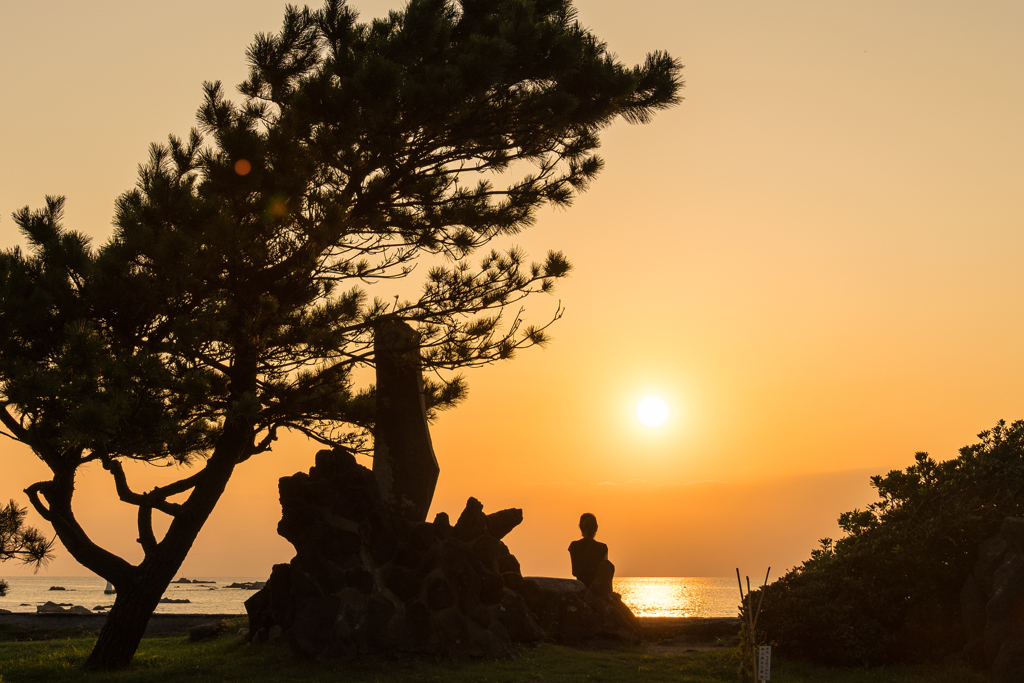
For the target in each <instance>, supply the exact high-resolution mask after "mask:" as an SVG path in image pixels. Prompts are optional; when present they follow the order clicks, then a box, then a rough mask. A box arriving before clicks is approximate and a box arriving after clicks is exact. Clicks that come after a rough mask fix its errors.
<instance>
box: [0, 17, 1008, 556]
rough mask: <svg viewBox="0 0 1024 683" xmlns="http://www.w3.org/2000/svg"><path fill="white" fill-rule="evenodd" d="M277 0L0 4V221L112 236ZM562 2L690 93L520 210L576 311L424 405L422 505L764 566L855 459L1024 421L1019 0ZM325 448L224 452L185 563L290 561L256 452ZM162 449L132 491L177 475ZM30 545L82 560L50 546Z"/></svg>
mask: <svg viewBox="0 0 1024 683" xmlns="http://www.w3.org/2000/svg"><path fill="white" fill-rule="evenodd" d="M285 4H286V3H285V2H279V1H277V0H248V1H245V2H243V1H240V0H220V1H218V2H216V3H210V2H198V1H197V0H178V1H176V2H173V3H139V2H131V1H128V0H107V1H106V2H103V3H78V2H72V1H70V0H53V1H52V2H48V3H44V4H39V3H14V2H5V3H2V4H0V88H2V93H3V97H2V100H3V105H2V107H0V248H8V247H11V246H14V245H16V244H19V243H20V237H19V235H18V234H17V231H16V230H15V228H14V224H13V221H12V220H11V219H10V214H11V213H12V212H13V211H15V210H17V209H19V208H21V207H23V206H25V205H30V206H32V207H40V206H42V205H43V203H44V197H45V196H46V195H47V194H63V195H65V196H66V197H67V202H68V208H67V220H66V225H67V226H68V227H69V228H72V229H75V230H80V231H84V232H86V233H88V234H89V235H91V236H93V237H94V239H95V242H96V244H100V243H102V242H103V241H104V240H105V239H106V238H107V237H108V236H109V235H110V233H111V225H110V221H111V217H112V214H113V202H114V200H115V199H116V197H117V196H118V195H119V194H120V193H122V192H123V191H125V190H127V189H129V188H130V187H132V186H133V184H134V182H135V174H136V168H137V165H138V164H139V163H141V162H142V161H144V160H145V158H146V154H147V148H148V145H149V144H150V143H151V142H154V141H163V140H165V139H166V136H167V135H168V134H170V133H174V134H178V135H182V134H185V133H186V132H187V131H188V130H189V128H190V127H191V126H192V125H193V123H194V114H195V110H196V108H197V107H198V105H199V102H200V98H201V89H200V85H201V83H202V82H203V81H205V80H222V81H223V82H224V83H225V84H228V85H233V84H237V83H239V82H241V81H242V80H243V78H244V76H245V60H244V51H245V48H246V46H247V45H248V44H249V42H250V41H251V39H252V36H253V35H254V34H256V33H257V32H270V31H274V30H276V29H277V28H278V27H279V26H280V20H281V17H282V15H283V10H284V6H285ZM351 4H352V6H354V7H356V8H358V9H359V10H360V12H361V15H362V17H363V18H364V19H370V18H372V17H375V16H380V15H382V14H384V13H385V12H387V11H388V10H389V9H392V8H395V5H394V4H393V3H391V2H386V1H385V0H372V1H370V0H354V1H353V2H352V3H351ZM576 7H577V8H578V12H579V20H580V22H581V23H582V24H583V25H585V26H587V27H589V28H590V29H591V30H592V31H593V32H594V33H596V34H597V35H598V36H600V37H601V38H602V39H603V40H605V41H606V42H607V43H608V45H609V48H610V49H611V50H612V51H613V52H615V53H616V54H617V55H618V56H619V57H620V58H621V59H622V60H623V61H625V62H627V63H631V64H632V63H637V62H640V61H642V59H643V57H644V55H645V53H647V52H649V51H653V50H658V49H661V50H667V51H668V52H670V53H671V54H672V55H673V56H675V57H677V58H678V59H679V60H680V61H681V62H682V63H683V64H685V69H684V76H685V79H686V88H685V89H684V91H683V96H684V97H685V100H684V101H683V102H682V104H680V105H679V106H677V107H675V108H674V109H672V110H670V111H667V112H662V113H660V114H659V115H657V116H656V117H655V119H654V121H653V122H652V123H650V124H649V125H644V126H633V125H629V124H627V123H625V122H623V121H620V122H617V123H615V124H614V125H613V126H612V127H611V128H609V129H608V130H607V131H606V132H605V135H604V137H603V146H602V156H603V157H604V159H605V162H606V168H605V170H604V171H603V172H602V174H601V175H600V176H599V177H598V179H597V181H596V182H595V183H594V184H593V185H592V187H591V189H590V191H589V192H588V193H586V194H584V195H583V196H581V197H580V198H579V199H578V200H577V201H576V203H575V205H574V206H572V207H571V208H570V209H568V210H557V211H556V210H548V211H545V212H544V213H543V214H542V215H541V216H540V220H539V221H538V224H537V225H536V226H535V227H533V228H531V229H530V230H528V231H527V232H525V233H523V234H521V235H520V236H517V237H516V238H515V240H513V242H514V243H515V244H517V245H520V246H522V247H523V248H524V249H525V250H526V251H527V252H528V253H529V254H531V255H534V256H536V257H537V258H540V257H542V256H543V254H544V253H545V252H546V251H547V250H548V249H558V250H562V251H564V252H565V253H566V254H567V255H568V256H569V258H570V259H571V261H572V262H573V265H574V270H573V273H572V276H571V277H570V278H568V279H567V280H565V281H563V282H561V283H560V284H559V286H558V288H557V289H556V292H555V294H554V295H553V296H551V297H547V298H537V299H534V300H531V301H530V303H529V311H530V313H531V315H533V316H534V317H535V318H536V319H538V320H539V319H543V318H544V317H545V316H549V315H550V314H551V313H552V312H553V311H554V310H555V309H556V307H557V305H558V303H559V302H561V305H563V306H564V307H565V310H566V313H565V316H564V318H563V319H562V320H560V321H558V323H557V324H556V325H555V326H554V327H553V329H552V332H553V337H554V341H553V343H552V344H551V345H550V346H549V347H548V348H546V349H543V350H541V349H531V350H528V351H525V352H523V353H521V354H520V355H519V356H518V357H517V358H516V359H515V360H514V361H512V362H509V363H502V364H498V365H493V366H489V367H486V368H482V369H479V370H474V371H470V372H469V373H467V378H468V380H469V385H470V395H469V398H468V400H466V401H465V402H464V403H463V404H462V405H461V406H460V407H458V408H457V409H455V410H454V411H450V412H447V413H443V414H442V415H441V417H440V419H438V420H437V422H436V423H435V424H434V427H433V431H432V436H433V443H434V448H435V451H436V453H437V458H438V461H439V463H440V467H441V477H440V480H439V483H438V489H437V492H436V495H435V498H434V504H433V507H432V512H431V515H433V512H435V511H441V510H443V511H447V512H448V513H449V515H451V516H452V518H453V519H454V518H455V517H456V516H457V515H458V513H459V512H460V511H461V510H462V507H463V506H464V504H465V501H466V499H467V498H468V497H469V496H475V497H476V498H478V499H480V500H481V501H482V502H483V504H484V509H485V511H487V512H493V511H496V510H499V509H502V508H506V507H520V508H523V510H524V522H523V524H522V525H521V526H520V527H519V528H517V529H516V530H514V531H513V532H512V533H511V534H510V535H509V536H508V537H506V539H505V541H506V543H507V544H508V545H509V547H510V549H511V550H512V552H513V553H514V554H516V556H517V557H518V558H519V560H520V562H521V563H522V566H523V572H524V574H527V575H547V576H568V575H569V558H568V553H567V552H566V547H567V546H568V544H569V542H570V541H572V540H574V539H575V538H577V537H578V535H579V533H578V531H577V529H576V524H577V521H578V518H579V515H580V513H582V512H585V511H589V512H593V513H595V514H596V515H597V518H598V521H599V524H600V530H599V532H598V539H599V540H602V541H604V542H605V543H607V544H608V545H609V546H610V559H611V561H612V562H613V563H614V564H615V565H616V567H617V574H618V575H620V576H728V575H730V574H732V573H733V572H734V569H735V568H737V567H738V568H740V570H741V571H742V572H744V573H746V574H749V575H751V576H760V575H761V574H762V573H763V572H764V571H765V570H766V568H767V567H769V566H771V567H772V575H773V576H778V575H779V574H781V573H782V572H784V571H785V570H787V569H789V568H790V567H793V566H795V565H798V564H800V563H801V562H802V561H803V560H805V559H807V557H808V556H809V554H810V551H811V550H812V549H813V548H814V547H816V546H817V543H818V539H820V538H822V537H833V538H835V537H837V536H838V535H839V534H840V531H839V529H838V527H837V525H836V518H837V517H838V516H839V514H840V513H841V512H844V511H847V510H851V509H853V508H855V507H860V508H863V507H864V506H865V505H866V504H867V503H869V502H871V501H872V499H873V491H872V489H871V487H870V485H869V481H868V479H869V477H870V475H872V474H879V473H884V472H887V471H889V470H891V469H899V468H903V467H906V466H908V465H910V464H911V463H912V462H913V455H914V453H915V452H916V451H928V452H930V453H931V454H932V455H933V456H935V457H936V458H938V459H940V460H943V459H947V458H950V457H955V455H956V453H957V449H958V448H960V447H961V446H964V445H967V444H970V443H973V442H975V441H976V440H977V439H976V435H977V434H978V433H979V432H981V431H982V430H984V429H987V428H989V427H991V426H992V425H994V424H995V423H996V422H997V421H998V420H1000V419H1006V420H1015V419H1018V418H1024V391H1022V387H1024V354H1021V353H1020V352H1019V344H1020V340H1021V339H1022V337H1024V297H1022V291H1024V290H1022V285H1024V268H1021V267H1020V259H1021V256H1022V254H1024V229H1022V228H1024V126H1022V125H1021V122H1022V121H1024V41H1021V40H1020V36H1021V35H1024V4H1021V3H1018V2H1011V1H1006V2H989V1H985V0H981V1H978V2H970V3H968V2H946V1H936V0H931V1H929V2H924V1H917V2H914V1H905V2H900V3H892V2H887V1H881V0H875V1H871V0H866V1H863V2H857V3H822V2H816V1H806V2H798V1H792V0H778V1H773V2H752V1H740V0H713V1H712V0H706V1H699V2H698V1H690V0H672V1H671V2H668V1H667V0H633V2H631V3H630V10H629V11H628V12H624V11H623V5H622V3H621V2H613V1H612V0H578V2H577V3H576ZM386 286H388V285H386ZM386 286H385V288H386ZM376 291H377V292H378V293H380V294H381V295H383V296H387V292H385V291H384V290H376ZM647 395H658V396H661V397H663V398H664V400H665V401H666V402H667V403H668V405H669V409H670V415H669V419H668V421H667V423H666V424H665V425H664V426H663V427H661V428H658V429H650V428H647V427H644V426H643V425H642V424H640V423H639V422H638V420H637V419H636V416H635V415H634V412H633V408H634V406H635V405H636V403H637V402H638V401H639V400H640V399H641V398H643V397H644V396H647ZM316 450H317V448H316V446H315V445H314V444H311V443H309V442H306V441H305V440H304V439H302V438H297V437H289V438H285V439H282V440H281V442H279V444H278V446H277V447H276V448H275V450H274V452H273V453H269V454H264V455H261V456H258V457H257V458H254V459H253V460H252V461H250V462H248V463H246V464H245V465H244V466H242V467H240V468H239V470H238V471H237V472H236V475H235V477H234V478H233V480H232V482H231V483H230V484H229V488H228V491H227V493H226V494H225V496H224V498H223V499H222V501H221V503H220V505H219V507H218V509H217V510H216V511H215V512H214V515H213V517H212V518H211V520H210V521H209V523H208V524H207V527H206V528H205V529H204V530H203V532H202V534H201V535H200V537H199V539H198V540H197V542H196V544H195V546H194V547H193V550H192V553H191V554H190V556H189V558H188V559H187V560H186V562H185V564H184V565H183V567H182V570H181V574H182V575H185V576H265V575H267V574H269V571H270V568H271V566H272V565H273V564H274V563H278V562H286V561H288V559H290V557H291V555H292V551H291V547H290V546H289V544H288V543H287V542H286V541H284V540H283V539H282V538H280V537H278V536H277V535H276V531H275V528H276V523H277V520H278V519H279V517H280V508H279V505H278V501H277V490H276V482H277V479H278V478H279V477H281V476H286V475H290V474H292V473H294V472H297V471H300V470H305V469H307V468H308V467H309V466H310V465H311V464H312V461H313V455H314V453H315V452H316ZM152 470H153V468H148V469H147V470H145V471H143V470H133V471H132V475H131V476H134V477H138V480H139V482H140V484H139V485H138V488H143V487H144V486H143V484H144V483H146V482H153V481H156V480H157V478H158V477H159V476H163V475H166V474H174V473H173V472H172V473H168V472H166V471H152ZM0 472H2V474H0V501H6V500H8V499H10V498H13V499H14V500H16V501H17V502H18V503H19V504H21V505H26V504H27V499H26V497H25V496H24V494H23V493H22V490H23V489H24V488H25V487H26V486H28V485H29V484H31V483H33V482H35V481H37V480H39V479H41V478H43V477H45V476H46V470H45V468H44V467H43V466H42V465H41V464H40V463H39V462H38V461H37V460H35V458H34V456H33V455H32V454H31V452H29V451H28V449H26V448H24V447H23V446H21V445H19V444H16V443H14V442H11V441H4V442H2V443H0ZM108 478H109V475H106V474H105V473H104V472H103V471H102V470H100V469H99V468H92V469H87V470H86V471H85V472H83V473H82V475H81V477H80V479H79V486H78V491H79V494H78V495H79V515H80V519H82V521H83V524H85V525H86V526H87V528H89V529H90V530H92V531H93V532H94V533H93V536H94V538H95V539H96V540H98V541H99V542H101V543H102V544H104V545H106V546H107V547H108V548H110V549H112V550H114V551H116V552H118V553H121V554H124V555H125V556H126V557H128V558H129V559H132V560H134V561H137V560H139V559H140V558H141V553H140V551H139V550H138V549H137V544H136V543H135V540H134V539H135V532H134V522H133V517H132V515H131V514H130V511H129V509H128V508H127V507H126V506H123V505H121V504H119V503H117V502H116V500H115V498H114V492H113V486H112V484H111V482H110V481H109V479H108ZM30 518H31V520H32V522H33V523H35V524H36V525H38V526H40V527H42V528H44V529H46V527H45V523H43V522H42V520H40V519H39V518H38V517H37V516H35V515H34V513H33V514H32V515H31V516H30ZM30 571H31V570H28V569H25V568H22V567H19V566H17V565H15V564H14V563H11V562H8V563H7V564H5V565H0V576H4V575H20V574H25V573H27V572H30ZM45 571H46V572H47V573H48V574H51V575H53V576H67V575H79V574H86V573H87V571H86V570H85V569H83V568H82V567H80V566H79V565H77V563H75V562H74V561H73V559H72V558H70V556H69V555H68V554H67V552H66V551H64V550H63V549H60V548H59V549H58V558H57V559H56V560H55V561H54V562H53V563H52V564H51V565H50V567H49V568H48V569H47V570H45Z"/></svg>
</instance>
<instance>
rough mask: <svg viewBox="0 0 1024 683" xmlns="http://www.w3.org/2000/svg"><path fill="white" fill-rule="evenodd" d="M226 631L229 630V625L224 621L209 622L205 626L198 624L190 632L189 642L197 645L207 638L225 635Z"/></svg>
mask: <svg viewBox="0 0 1024 683" xmlns="http://www.w3.org/2000/svg"><path fill="white" fill-rule="evenodd" d="M225 629H227V624H225V623H224V622H223V621H208V622H206V623H205V624H197V625H196V626H193V627H192V628H190V629H189V630H188V640H189V642H190V643H195V642H198V641H200V640H206V639H207V638H213V637H215V636H218V635H220V634H221V633H223V632H224V630H225Z"/></svg>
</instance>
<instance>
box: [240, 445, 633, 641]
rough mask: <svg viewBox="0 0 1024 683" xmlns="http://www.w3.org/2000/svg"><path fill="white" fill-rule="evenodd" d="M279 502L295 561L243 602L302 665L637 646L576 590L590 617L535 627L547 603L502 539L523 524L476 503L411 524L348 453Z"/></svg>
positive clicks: (560, 618) (297, 480) (265, 633)
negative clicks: (543, 646) (391, 656)
mask: <svg viewBox="0 0 1024 683" xmlns="http://www.w3.org/2000/svg"><path fill="white" fill-rule="evenodd" d="M279 491H280V494H281V506H282V511H283V512H282V518H281V523H280V525H279V527H278V528H279V530H280V531H281V533H282V535H284V536H285V538H287V539H288V540H289V541H291V542H292V544H293V545H294V546H295V550H296V555H295V558H294V559H293V560H292V561H291V562H289V563H288V564H279V565H275V566H274V568H273V571H272V572H271V575H270V578H269V580H268V581H267V584H266V586H265V587H264V588H263V589H262V590H260V591H258V592H256V593H254V594H253V595H252V596H251V597H250V598H249V599H248V600H246V602H245V606H246V611H247V612H248V615H249V627H250V632H249V638H250V640H251V641H253V642H266V641H269V640H272V639H274V638H275V636H276V637H280V638H282V639H284V640H285V641H286V642H288V644H289V645H290V646H291V647H292V649H293V650H294V651H295V652H297V653H300V654H302V655H303V656H305V657H309V658H311V659H317V660H320V661H335V660H346V659H351V658H353V657H357V656H359V655H361V654H367V653H401V652H410V653H432V654H440V655H447V656H472V657H497V656H502V655H507V654H510V653H512V652H513V648H514V644H515V643H520V642H530V641H535V640H538V639H543V638H547V637H550V638H552V639H555V640H558V641H559V642H566V643H573V644H575V643H581V642H586V641H588V640H589V639H594V638H617V639H619V640H622V639H625V640H635V638H636V631H635V630H630V629H629V627H628V620H627V619H625V617H623V616H622V615H620V614H619V613H618V612H617V611H616V608H615V607H614V606H613V605H612V604H611V603H610V602H608V601H605V600H602V599H600V598H598V597H597V596H595V595H593V594H592V593H590V592H589V591H587V590H586V589H585V588H582V587H581V590H582V593H581V592H580V591H579V590H576V589H575V587H574V589H573V595H574V600H575V603H573V604H574V605H575V604H578V605H580V606H581V607H579V609H580V610H582V612H581V614H579V615H574V616H569V617H567V616H565V614H561V613H559V614H558V615H557V616H556V617H555V618H552V619H549V621H551V623H552V624H555V625H556V628H554V629H553V630H551V631H549V633H545V629H544V628H542V627H541V625H540V624H539V623H538V621H537V618H536V617H535V615H536V614H538V610H539V611H540V612H544V610H546V609H547V607H548V606H547V604H546V603H547V602H548V601H549V600H550V596H546V597H545V596H543V595H541V596H540V597H539V598H538V597H537V595H536V594H538V590H533V592H532V593H531V595H534V598H535V602H536V606H534V603H533V602H530V600H529V599H528V598H527V591H526V583H525V582H524V579H523V577H522V575H521V574H520V570H519V562H518V560H516V558H515V556H514V555H512V553H511V552H510V551H509V548H508V546H506V545H505V543H504V542H502V541H501V540H500V539H499V538H498V537H497V536H498V534H500V535H501V536H505V535H506V534H507V533H508V532H509V531H510V530H511V529H512V528H514V527H515V526H516V524H518V523H519V520H521V518H522V512H521V511H520V510H515V509H513V510H512V511H501V513H496V515H497V516H494V515H486V514H484V511H483V505H482V504H481V503H480V501H478V500H476V499H475V498H470V499H469V501H467V504H466V508H465V510H463V512H462V513H461V514H460V515H459V521H458V522H457V523H456V525H455V526H454V527H453V526H452V525H451V523H450V521H449V517H448V515H446V514H444V513H439V514H438V515H437V516H436V517H435V519H434V521H433V522H423V521H418V520H410V519H409V518H407V517H406V516H404V515H403V514H402V512H401V511H400V510H397V509H395V508H394V506H392V505H389V504H388V503H387V502H386V501H385V500H384V497H383V496H382V495H381V493H380V490H379V488H378V487H377V483H376V480H375V478H374V477H373V475H372V474H371V473H370V471H369V470H367V469H366V468H365V467H362V466H361V465H359V464H358V463H356V461H355V459H354V458H353V457H352V456H351V455H350V454H348V453H345V452H342V451H321V452H320V453H318V454H317V456H316V464H315V466H314V467H313V468H312V469H310V471H309V473H308V474H305V473H299V474H296V475H294V476H292V477H285V478H283V479H282V480H281V482H280V486H279ZM339 491H340V492H345V493H344V495H339V494H338V492H339ZM350 498H355V499H357V500H358V501H359V503H358V504H357V505H353V504H351V500H350ZM492 519H494V520H497V521H496V522H495V523H494V524H493V525H492V524H491V520H492ZM492 526H493V528H492ZM495 529H496V530H497V534H496V533H495ZM570 583H576V582H570ZM563 611H565V612H566V613H567V614H569V615H572V611H571V610H563ZM626 611H627V612H628V610H626ZM629 616H630V617H631V616H632V615H631V614H630V615H629ZM573 618H575V621H572V619H573ZM595 620H596V621H595ZM570 622H571V623H570Z"/></svg>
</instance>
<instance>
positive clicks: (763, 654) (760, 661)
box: [757, 645, 772, 681]
mask: <svg viewBox="0 0 1024 683" xmlns="http://www.w3.org/2000/svg"><path fill="white" fill-rule="evenodd" d="M757 680H759V681H770V680H772V646H771V645H762V646H761V647H759V648H757Z"/></svg>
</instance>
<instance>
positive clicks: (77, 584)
mask: <svg viewBox="0 0 1024 683" xmlns="http://www.w3.org/2000/svg"><path fill="white" fill-rule="evenodd" d="M0 578H2V577H0ZM185 578H188V579H190V580H199V581H202V582H203V583H172V584H170V585H169V586H168V587H167V590H166V591H165V592H164V598H165V599H168V600H177V601H182V600H187V602H169V603H161V604H160V605H158V606H157V609H156V612H155V613H156V614H245V605H244V603H245V601H246V600H247V599H248V598H249V597H250V596H251V595H252V594H253V593H255V592H256V591H255V590H248V589H245V588H228V586H229V585H231V584H233V583H251V582H256V581H266V577H265V576H200V575H196V576H188V577H185ZM4 580H5V581H7V583H8V585H9V589H8V591H7V596H6V597H2V598H0V610H8V611H10V612H16V613H22V614H25V613H35V612H36V611H37V610H36V608H37V607H38V606H39V605H42V604H44V603H46V602H54V603H57V604H59V605H63V606H65V607H66V606H71V605H77V606H81V607H85V608H86V609H88V610H91V611H93V612H96V613H103V612H104V611H105V610H108V609H110V606H111V605H113V604H114V596H113V595H106V594H104V592H103V589H104V588H105V587H106V581H104V580H103V579H101V578H99V577H97V576H12V577H9V578H5V579H4ZM613 588H614V590H615V592H617V593H619V594H620V595H621V596H622V601H623V602H624V603H626V605H628V606H629V607H630V609H632V610H633V613H634V614H636V615H637V616H638V617H735V616H736V615H737V613H738V605H739V589H738V588H737V587H736V580H735V579H734V578H733V579H730V578H729V577H699V576H698V577H694V576H689V577H685V576H675V577H657V576H647V577H644V576H625V577H616V578H615V580H614V583H613ZM97 608H103V609H97Z"/></svg>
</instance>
